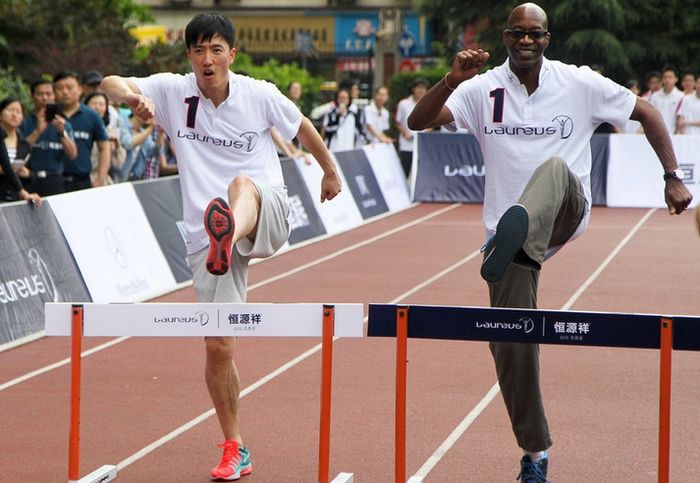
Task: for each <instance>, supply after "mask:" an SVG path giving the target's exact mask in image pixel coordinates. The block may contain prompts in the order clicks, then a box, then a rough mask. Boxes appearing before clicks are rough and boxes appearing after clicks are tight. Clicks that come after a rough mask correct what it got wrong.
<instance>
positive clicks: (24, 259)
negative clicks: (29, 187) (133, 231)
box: [0, 203, 91, 344]
mask: <svg viewBox="0 0 700 483" xmlns="http://www.w3.org/2000/svg"><path fill="white" fill-rule="evenodd" d="M90 301H91V299H90V295H89V293H88V291H87V288H86V286H85V283H84V282H83V278H82V276H81V275H80V272H79V270H78V266H77V265H76V263H75V260H74V259H73V255H72V253H71V252H70V249H69V248H68V243H67V242H66V239H65V238H64V236H63V232H62V231H61V228H60V227H59V225H58V222H57V221H56V217H55V216H54V214H53V211H51V207H50V206H49V204H48V203H44V204H43V205H42V206H41V207H40V208H32V207H31V206H29V205H27V204H26V203H18V204H12V205H4V206H2V207H1V208H0V344H3V343H6V342H11V341H13V340H17V339H20V338H22V337H26V336H29V335H32V334H35V333H37V332H39V331H41V330H43V329H44V303H45V302H90Z"/></svg>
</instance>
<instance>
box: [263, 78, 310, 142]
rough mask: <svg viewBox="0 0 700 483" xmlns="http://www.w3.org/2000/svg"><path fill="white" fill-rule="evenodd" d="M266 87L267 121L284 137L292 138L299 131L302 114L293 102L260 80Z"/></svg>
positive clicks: (274, 87) (271, 85) (272, 86)
mask: <svg viewBox="0 0 700 483" xmlns="http://www.w3.org/2000/svg"><path fill="white" fill-rule="evenodd" d="M261 82H263V83H264V84H266V88H267V90H268V91H267V94H268V97H267V102H266V103H267V107H268V122H269V123H270V126H271V127H272V126H274V127H275V128H277V130H278V131H279V132H280V134H281V135H282V137H283V138H284V139H293V138H294V137H296V135H297V133H298V132H299V127H300V126H301V120H302V114H301V111H300V110H299V108H298V107H297V105H296V104H294V102H292V101H291V99H289V98H288V97H287V96H285V95H283V94H282V93H281V92H280V91H279V89H277V87H276V86H275V85H273V84H270V83H269V82H265V81H261Z"/></svg>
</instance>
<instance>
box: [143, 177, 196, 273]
mask: <svg viewBox="0 0 700 483" xmlns="http://www.w3.org/2000/svg"><path fill="white" fill-rule="evenodd" d="M134 191H135V192H136V196H137V197H138V199H139V202H140V203H141V206H142V207H143V211H144V212H145V213H146V218H148V223H149V224H150V225H151V228H153V234H154V235H155V236H156V240H158V244H159V245H160V249H161V250H162V251H163V255H165V259H166V260H167V261H168V265H169V266H170V270H171V271H172V272H173V276H174V277H175V281H177V283H182V282H186V281H188V280H191V279H192V270H190V267H189V265H187V261H186V259H185V257H186V256H187V245H185V239H184V235H183V232H182V223H183V215H182V193H181V191H180V179H179V177H178V176H168V177H166V178H158V179H154V180H149V181H142V182H136V183H134Z"/></svg>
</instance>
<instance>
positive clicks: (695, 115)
mask: <svg viewBox="0 0 700 483" xmlns="http://www.w3.org/2000/svg"><path fill="white" fill-rule="evenodd" d="M678 115H679V116H683V117H684V118H685V120H686V121H700V97H698V95H697V93H693V94H689V95H687V96H685V97H683V103H682V104H681V108H680V109H679V110H678ZM683 133H684V134H700V126H686V127H685V131H683Z"/></svg>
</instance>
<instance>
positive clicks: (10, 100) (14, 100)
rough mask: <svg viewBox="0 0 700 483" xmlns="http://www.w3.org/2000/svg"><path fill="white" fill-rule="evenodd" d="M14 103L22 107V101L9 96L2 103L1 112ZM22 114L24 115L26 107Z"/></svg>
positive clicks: (0, 104)
mask: <svg viewBox="0 0 700 483" xmlns="http://www.w3.org/2000/svg"><path fill="white" fill-rule="evenodd" d="M13 102H19V105H20V106H22V101H20V100H19V98H17V97H15V96H9V97H6V98H4V99H3V100H1V101H0V112H2V111H4V110H5V108H6V107H7V106H9V105H10V104H12V103H13ZM22 113H23V114H24V106H22Z"/></svg>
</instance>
